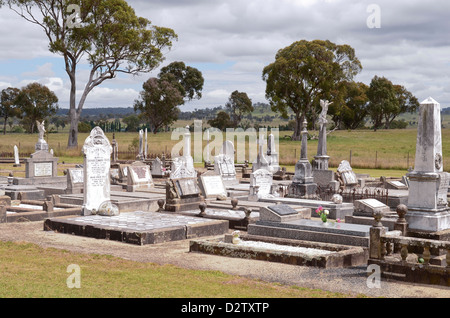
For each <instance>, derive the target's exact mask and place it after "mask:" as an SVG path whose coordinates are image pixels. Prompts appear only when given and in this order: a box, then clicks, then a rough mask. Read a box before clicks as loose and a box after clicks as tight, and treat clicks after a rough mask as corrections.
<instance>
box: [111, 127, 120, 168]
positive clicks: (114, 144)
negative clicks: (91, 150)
mask: <svg viewBox="0 0 450 318" xmlns="http://www.w3.org/2000/svg"><path fill="white" fill-rule="evenodd" d="M111 147H112V158H111V161H112V163H115V162H117V161H119V144H118V143H117V140H116V134H115V133H113V140H112V142H111Z"/></svg>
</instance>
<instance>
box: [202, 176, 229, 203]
mask: <svg viewBox="0 0 450 318" xmlns="http://www.w3.org/2000/svg"><path fill="white" fill-rule="evenodd" d="M199 185H200V188H201V190H202V193H203V196H204V197H205V198H207V199H208V198H222V197H225V198H226V196H227V190H226V188H225V184H224V183H223V180H222V176H221V175H219V174H216V173H213V172H212V171H208V172H205V173H203V174H201V175H200V177H199Z"/></svg>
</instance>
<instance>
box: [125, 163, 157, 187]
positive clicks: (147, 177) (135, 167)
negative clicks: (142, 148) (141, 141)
mask: <svg viewBox="0 0 450 318" xmlns="http://www.w3.org/2000/svg"><path fill="white" fill-rule="evenodd" d="M153 187H154V183H153V178H152V174H151V172H150V167H149V166H148V165H146V164H145V163H143V162H140V161H137V162H134V163H132V164H131V165H129V166H128V173H127V191H128V192H134V191H138V190H145V189H151V188H153Z"/></svg>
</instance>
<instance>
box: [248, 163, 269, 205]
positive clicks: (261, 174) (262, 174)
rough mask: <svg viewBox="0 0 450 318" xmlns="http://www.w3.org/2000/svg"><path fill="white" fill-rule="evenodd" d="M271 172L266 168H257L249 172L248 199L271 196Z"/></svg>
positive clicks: (253, 199)
mask: <svg viewBox="0 0 450 318" xmlns="http://www.w3.org/2000/svg"><path fill="white" fill-rule="evenodd" d="M272 183H273V174H272V173H271V172H270V171H268V170H266V169H258V170H256V171H255V172H252V173H251V174H250V195H249V200H250V201H257V200H258V199H259V198H262V197H270V196H272Z"/></svg>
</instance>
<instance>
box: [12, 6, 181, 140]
mask: <svg viewBox="0 0 450 318" xmlns="http://www.w3.org/2000/svg"><path fill="white" fill-rule="evenodd" d="M3 2H4V3H8V4H9V7H10V8H11V9H12V10H14V11H15V12H16V13H17V14H19V15H20V16H21V17H23V18H24V19H25V20H26V21H28V22H31V23H33V24H35V25H37V26H39V27H40V28H42V30H43V31H44V34H45V36H46V37H47V40H48V47H49V50H50V52H52V53H55V54H58V55H61V56H62V57H63V59H64V62H65V71H66V73H67V75H68V76H69V80H70V102H69V106H70V109H69V120H70V134H69V138H68V142H67V146H68V148H73V147H77V145H78V122H79V119H80V115H81V112H82V109H83V106H84V103H85V101H86V99H87V97H88V95H89V93H90V92H92V90H93V89H94V88H95V87H97V86H99V85H100V84H102V83H103V82H104V81H106V80H110V79H113V78H115V77H116V76H117V75H118V74H131V75H137V74H140V73H148V72H150V71H152V70H154V69H155V68H156V67H158V66H159V65H160V63H161V62H162V61H163V60H164V57H163V51H164V50H166V49H167V50H168V49H170V48H171V46H172V41H173V40H175V39H176V38H177V35H176V34H175V32H174V31H173V30H172V29H169V28H164V27H158V26H154V25H152V24H151V22H150V21H149V20H148V19H145V18H142V17H139V16H137V15H136V14H135V12H134V10H133V8H131V7H130V6H129V5H128V4H127V2H126V1H124V0H82V1H81V0H4V1H3ZM81 62H87V63H88V64H89V72H88V76H87V78H86V79H84V80H85V85H84V87H83V88H82V89H81V91H80V93H81V95H80V96H77V75H78V74H77V67H78V65H79V64H80V63H81Z"/></svg>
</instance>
